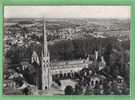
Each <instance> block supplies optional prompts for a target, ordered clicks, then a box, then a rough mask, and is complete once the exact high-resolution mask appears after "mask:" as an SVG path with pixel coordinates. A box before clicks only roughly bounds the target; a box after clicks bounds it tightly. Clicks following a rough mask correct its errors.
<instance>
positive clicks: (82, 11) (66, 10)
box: [4, 6, 131, 19]
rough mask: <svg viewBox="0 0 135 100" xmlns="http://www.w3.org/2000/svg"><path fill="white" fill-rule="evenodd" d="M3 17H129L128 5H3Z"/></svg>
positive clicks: (129, 9)
mask: <svg viewBox="0 0 135 100" xmlns="http://www.w3.org/2000/svg"><path fill="white" fill-rule="evenodd" d="M4 17H5V18H41V17H46V18H118V19H125V18H126V19H129V18H130V17H131V7H130V6H5V7H4Z"/></svg>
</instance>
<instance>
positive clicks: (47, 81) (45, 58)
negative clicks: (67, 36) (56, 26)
mask: <svg viewBox="0 0 135 100" xmlns="http://www.w3.org/2000/svg"><path fill="white" fill-rule="evenodd" d="M43 29H44V30H43V37H44V39H43V41H44V42H43V55H42V89H43V90H45V89H49V88H50V87H51V84H52V76H51V68H50V57H49V53H48V45H47V36H46V25H45V19H43Z"/></svg>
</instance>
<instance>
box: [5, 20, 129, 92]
mask: <svg viewBox="0 0 135 100" xmlns="http://www.w3.org/2000/svg"><path fill="white" fill-rule="evenodd" d="M45 36H46V39H45ZM42 51H44V55H45V54H48V55H47V57H49V58H48V59H49V62H47V63H49V67H50V69H49V70H50V71H49V73H50V74H47V75H48V76H49V75H51V76H49V77H51V78H49V80H51V84H49V85H48V87H42V86H43V82H42V81H43V79H42V78H41V76H42V74H43V72H42V59H43V53H42ZM46 52H47V53H46ZM3 56H4V66H3V67H4V73H3V74H4V75H3V79H4V83H3V94H4V95H129V94H130V19H96V18H6V19H4V55H3ZM46 81H47V80H46V79H45V82H46ZM48 82H49V81H48ZM45 84H46V83H45ZM43 88H44V89H43Z"/></svg>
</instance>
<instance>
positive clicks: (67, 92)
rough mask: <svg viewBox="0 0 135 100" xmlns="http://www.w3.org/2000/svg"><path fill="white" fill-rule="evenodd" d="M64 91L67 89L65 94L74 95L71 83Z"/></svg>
mask: <svg viewBox="0 0 135 100" xmlns="http://www.w3.org/2000/svg"><path fill="white" fill-rule="evenodd" d="M64 91H65V95H73V88H72V86H70V85H68V86H66V88H65V90H64Z"/></svg>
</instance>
